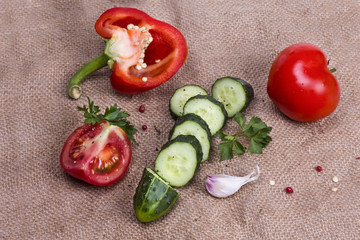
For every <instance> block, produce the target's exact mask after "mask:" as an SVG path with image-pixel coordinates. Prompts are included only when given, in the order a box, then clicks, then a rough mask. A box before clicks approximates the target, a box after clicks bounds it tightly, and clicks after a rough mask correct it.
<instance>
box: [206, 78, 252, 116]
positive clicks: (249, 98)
mask: <svg viewBox="0 0 360 240" xmlns="http://www.w3.org/2000/svg"><path fill="white" fill-rule="evenodd" d="M223 78H231V79H234V80H235V81H238V82H239V83H240V84H241V85H242V86H243V88H244V91H245V95H246V96H245V98H246V100H245V104H244V106H243V108H242V109H241V110H240V111H245V110H246V108H247V107H248V106H249V104H250V102H251V101H252V100H253V99H254V89H253V87H252V86H251V85H250V83H248V82H247V81H245V80H243V79H241V78H236V77H230V76H228V77H222V78H219V79H217V80H220V79H223ZM217 80H216V81H217ZM216 81H215V83H216ZM215 83H214V84H213V85H212V86H211V92H214V90H213V88H214V85H215Z"/></svg>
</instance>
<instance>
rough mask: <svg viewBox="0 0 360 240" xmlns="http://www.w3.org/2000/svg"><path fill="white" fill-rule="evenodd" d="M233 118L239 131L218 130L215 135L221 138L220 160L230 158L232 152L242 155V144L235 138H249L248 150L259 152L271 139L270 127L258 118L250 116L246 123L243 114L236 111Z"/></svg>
mask: <svg viewBox="0 0 360 240" xmlns="http://www.w3.org/2000/svg"><path fill="white" fill-rule="evenodd" d="M234 120H235V121H236V122H237V123H238V124H239V126H240V131H238V132H237V133H236V134H234V135H230V134H227V133H224V132H222V131H218V132H217V133H216V135H217V136H218V137H219V138H220V139H221V140H222V142H221V143H220V144H219V146H218V149H219V150H220V161H224V160H228V159H232V158H233V157H234V153H233V152H235V154H237V155H243V154H244V153H245V148H244V146H243V145H242V144H241V143H240V142H239V141H238V140H237V139H238V138H239V137H246V138H250V145H249V152H251V153H256V154H261V153H262V150H263V148H265V147H266V146H267V145H268V144H269V142H270V141H271V140H272V139H271V137H270V136H269V133H270V132H271V130H272V127H268V126H267V125H266V124H265V123H264V122H263V121H262V120H261V119H260V118H258V117H252V118H251V119H250V121H249V123H248V124H246V118H245V116H244V115H243V114H242V113H240V112H238V113H237V114H236V115H235V117H234Z"/></svg>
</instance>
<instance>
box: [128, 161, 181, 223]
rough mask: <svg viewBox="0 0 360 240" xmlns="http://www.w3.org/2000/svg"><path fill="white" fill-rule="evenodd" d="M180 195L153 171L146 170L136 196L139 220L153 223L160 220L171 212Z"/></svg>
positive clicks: (135, 203) (134, 203)
mask: <svg viewBox="0 0 360 240" xmlns="http://www.w3.org/2000/svg"><path fill="white" fill-rule="evenodd" d="M179 195H180V194H179V193H178V192H177V191H175V190H174V189H173V188H172V187H171V186H170V185H169V184H168V183H166V182H165V181H164V180H162V179H161V178H160V177H159V176H158V175H157V174H156V173H155V172H154V171H153V170H151V169H150V168H145V169H144V172H143V176H142V178H141V180H140V183H139V185H138V187H137V188H136V193H135V195H134V202H133V205H134V210H135V214H136V217H137V219H139V221H141V222H151V221H154V220H156V219H158V218H160V217H161V216H163V215H164V214H166V213H167V212H168V211H169V209H170V208H171V206H172V205H173V204H174V203H175V202H176V200H177V199H178V197H179Z"/></svg>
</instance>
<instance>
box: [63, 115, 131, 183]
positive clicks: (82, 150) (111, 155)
mask: <svg viewBox="0 0 360 240" xmlns="http://www.w3.org/2000/svg"><path fill="white" fill-rule="evenodd" d="M130 160H131V145H130V141H129V138H128V136H127V135H126V133H125V132H124V131H123V130H122V129H121V128H120V127H118V126H114V125H110V124H109V123H108V122H106V121H103V122H102V123H97V124H95V125H91V124H85V125H83V126H81V127H79V128H77V129H76V130H75V131H74V132H73V133H72V134H71V135H70V136H69V137H68V139H67V140H66V142H65V145H64V147H63V149H62V152H61V155H60V165H61V167H62V168H63V169H64V170H65V171H66V172H68V173H69V174H70V175H71V176H73V177H75V178H78V179H80V180H83V181H85V182H87V183H90V184H93V185H99V186H106V185H110V184H113V183H115V182H117V181H118V180H119V179H121V178H122V177H123V175H124V174H125V172H126V170H127V168H128V166H129V164H130Z"/></svg>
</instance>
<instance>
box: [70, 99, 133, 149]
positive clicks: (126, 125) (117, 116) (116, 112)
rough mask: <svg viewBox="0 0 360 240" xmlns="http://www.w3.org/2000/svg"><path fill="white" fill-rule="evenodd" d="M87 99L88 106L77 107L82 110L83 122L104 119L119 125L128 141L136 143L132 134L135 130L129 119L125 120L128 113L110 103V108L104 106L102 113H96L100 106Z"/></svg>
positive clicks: (94, 121)
mask: <svg viewBox="0 0 360 240" xmlns="http://www.w3.org/2000/svg"><path fill="white" fill-rule="evenodd" d="M87 99H88V102H89V108H88V107H87V106H85V105H84V106H83V107H77V109H78V110H79V111H82V112H84V118H85V121H84V123H90V124H92V125H94V124H96V123H101V122H102V121H103V120H105V121H107V122H109V123H110V124H111V125H114V126H118V127H121V128H122V129H123V130H124V132H125V133H126V134H127V135H128V137H129V139H130V141H131V142H133V143H136V141H135V138H134V134H135V133H136V132H137V130H136V129H135V127H134V126H133V125H131V124H130V122H129V121H127V120H126V118H127V117H129V116H130V114H128V113H127V112H125V111H122V109H121V108H120V107H119V108H118V107H117V105H116V104H114V105H112V106H111V107H110V108H106V110H105V113H104V114H98V113H99V112H100V108H99V107H98V106H96V105H94V102H93V101H90V98H89V97H88V98H87Z"/></svg>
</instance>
